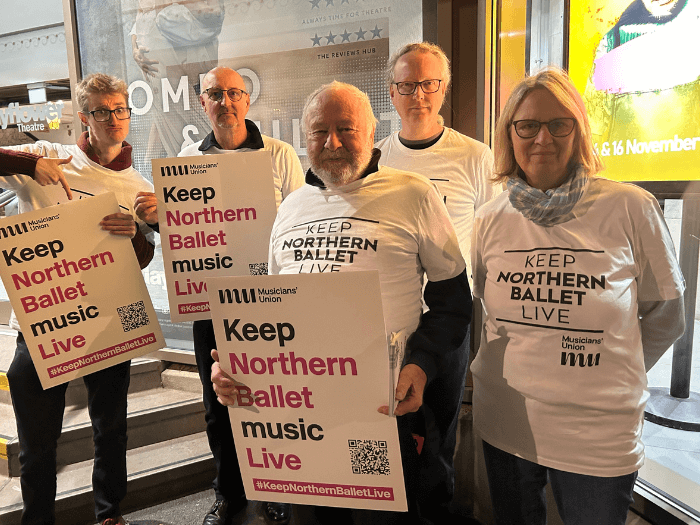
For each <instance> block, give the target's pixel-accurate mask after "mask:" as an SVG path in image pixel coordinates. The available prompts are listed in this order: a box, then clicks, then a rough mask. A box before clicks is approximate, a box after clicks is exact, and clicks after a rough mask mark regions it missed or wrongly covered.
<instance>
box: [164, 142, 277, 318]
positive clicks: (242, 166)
mask: <svg viewBox="0 0 700 525" xmlns="http://www.w3.org/2000/svg"><path fill="white" fill-rule="evenodd" d="M153 185H154V187H155V193H156V197H157V199H158V223H159V228H160V235H161V248H162V250H163V264H164V266H165V277H166V284H167V288H168V302H169V305H170V318H171V319H172V320H173V321H175V322H180V321H193V320H196V319H209V317H210V314H209V298H208V295H207V285H206V281H205V278H207V277H220V276H226V275H259V274H266V273H267V257H268V246H269V244H270V231H271V230H272V223H273V222H274V220H275V215H276V213H277V206H276V204H275V189H274V182H273V175H272V159H271V156H270V152H269V151H249V152H236V153H232V154H226V155H200V156H196V157H177V158H168V159H154V160H153Z"/></svg>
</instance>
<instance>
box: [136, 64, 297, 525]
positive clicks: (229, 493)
mask: <svg viewBox="0 0 700 525" xmlns="http://www.w3.org/2000/svg"><path fill="white" fill-rule="evenodd" d="M199 98H200V102H201V104H202V108H203V109H204V112H205V113H206V115H207V117H208V118H209V121H210V122H211V126H212V132H211V133H210V134H209V135H207V136H206V137H205V138H204V139H203V140H201V141H199V142H197V143H195V144H190V145H189V146H186V147H185V148H183V150H182V151H181V152H180V154H179V155H178V156H179V157H187V156H191V155H217V154H223V153H226V154H236V153H240V152H245V151H258V150H263V151H269V152H270V155H271V156H272V175H273V179H274V186H275V198H276V202H277V206H278V207H279V205H280V203H281V202H282V200H283V199H285V198H286V197H287V195H289V194H290V193H291V192H292V191H294V190H296V189H297V188H299V187H301V186H302V185H303V184H304V172H303V170H302V167H301V162H299V158H298V157H297V155H296V152H295V151H294V148H293V147H292V146H290V145H289V144H287V143H286V142H282V141H281V140H277V139H274V138H272V137H267V136H265V135H261V134H260V130H258V128H257V126H256V125H255V123H253V122H252V121H250V120H247V119H246V118H245V116H246V114H247V113H248V109H249V108H250V94H249V93H248V92H247V90H246V86H245V82H244V81H243V78H242V77H241V76H240V75H239V74H238V73H237V72H236V71H234V70H232V69H230V68H228V67H216V68H214V69H212V70H211V71H209V72H208V73H207V74H206V75H205V76H204V78H203V79H202V92H201V95H200V97H199ZM136 212H137V213H138V214H139V217H140V218H142V219H143V220H145V221H146V222H147V223H149V224H151V225H152V226H153V227H154V228H157V225H156V224H157V222H158V213H157V208H156V196H155V195H154V194H153V193H143V194H140V195H139V196H138V197H137V199H136ZM193 332H194V334H193V335H194V352H195V356H196V358H197V368H198V369H199V377H200V379H201V381H202V387H203V397H204V407H205V410H206V421H207V437H208V439H209V446H210V448H211V451H212V454H213V455H214V462H215V464H216V472H217V476H216V479H214V492H215V493H216V501H215V502H214V504H213V506H212V507H211V509H210V510H209V512H208V513H207V514H206V516H205V518H204V525H224V524H225V523H229V522H230V520H231V518H232V517H233V516H234V515H235V514H237V513H238V512H239V511H241V510H242V509H243V507H244V506H245V505H246V504H247V500H246V498H245V492H244V490H243V480H242V479H241V472H240V469H239V467H238V458H237V456H236V448H235V445H234V442H233V433H232V431H231V422H230V420H229V417H228V408H226V407H225V406H223V405H221V404H220V403H219V402H218V401H217V400H216V394H215V393H214V389H213V386H212V383H211V366H212V364H213V363H214V360H213V359H212V357H211V351H212V350H213V349H215V348H216V340H215V339H214V327H213V325H212V322H211V320H210V319H207V320H200V321H194V323H193ZM265 508H267V507H265ZM283 511H284V512H280V513H279V516H275V517H279V518H280V519H279V520H278V521H280V522H285V521H288V520H289V514H288V513H289V510H288V507H285V508H283Z"/></svg>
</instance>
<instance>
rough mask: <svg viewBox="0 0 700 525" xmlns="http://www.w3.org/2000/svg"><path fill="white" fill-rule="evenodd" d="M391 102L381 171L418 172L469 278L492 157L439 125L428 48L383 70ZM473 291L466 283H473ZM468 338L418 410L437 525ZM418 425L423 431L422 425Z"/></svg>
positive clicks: (400, 56) (424, 472) (426, 498)
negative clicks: (395, 127) (393, 115)
mask: <svg viewBox="0 0 700 525" xmlns="http://www.w3.org/2000/svg"><path fill="white" fill-rule="evenodd" d="M387 80H388V82H389V95H390V96H391V102H392V103H393V104H394V107H395V108H396V111H397V113H398V114H399V116H400V117H401V129H400V130H399V131H397V132H395V133H392V134H391V135H389V136H388V137H386V138H384V139H383V140H381V141H379V142H378V143H377V144H376V145H375V147H376V148H377V149H379V150H381V152H382V157H381V159H380V161H379V163H380V164H381V165H384V166H390V167H392V168H397V169H402V170H408V171H413V172H416V173H420V174H421V175H424V176H426V177H428V178H429V179H431V180H432V181H433V182H434V183H435V185H436V186H437V187H438V190H440V193H441V194H442V195H443V198H444V202H445V206H446V207H447V211H448V212H449V214H450V218H451V219H452V223H453V224H454V226H455V231H456V232H457V238H458V239H459V246H460V249H461V250H462V256H463V257H464V260H465V262H466V264H467V277H468V278H469V279H471V236H472V227H473V225H474V213H475V212H476V210H477V209H479V208H480V207H481V206H483V205H484V204H486V203H487V202H488V201H490V200H491V199H492V198H493V197H494V196H496V195H498V194H499V193H501V191H503V188H502V186H501V185H500V184H494V183H493V181H491V177H492V175H493V154H492V153H491V150H490V149H489V147H488V146H487V145H485V144H483V143H482V142H479V141H477V140H474V139H471V138H469V137H466V136H464V135H462V134H461V133H459V132H458V131H456V130H454V129H451V128H448V127H447V126H444V125H443V124H444V122H443V118H442V116H441V115H440V114H439V111H440V108H441V107H442V105H443V103H444V102H445V95H446V94H447V91H448V89H449V87H450V80H451V78H450V62H449V60H448V59H447V57H446V56H445V53H444V52H443V50H442V49H441V48H440V47H439V46H437V45H435V44H431V43H429V42H416V43H412V44H406V45H405V46H403V47H402V48H401V49H399V50H398V51H397V52H396V53H394V54H393V55H392V57H391V58H390V59H389V62H388V64H387ZM470 284H471V281H470ZM469 340H470V337H469V333H467V336H466V337H465V338H464V341H463V343H462V346H461V348H460V351H459V352H456V353H455V354H454V355H453V356H452V358H453V360H452V361H449V362H445V363H444V364H443V366H442V367H440V369H439V370H438V372H437V377H436V378H435V379H434V380H433V381H432V382H431V383H430V386H429V387H428V388H427V389H426V392H425V402H424V404H423V407H422V409H421V412H422V416H423V417H422V419H423V420H424V421H425V428H419V429H416V431H417V433H418V434H420V435H423V436H425V442H424V444H423V450H422V451H421V454H420V463H421V477H420V482H421V510H422V512H423V514H427V515H428V516H430V518H431V519H432V520H433V521H435V522H438V523H442V522H444V521H446V520H449V519H450V511H449V504H450V501H451V500H452V496H453V495H454V488H455V480H454V475H455V468H454V453H455V447H456V444H457V423H458V421H459V412H460V410H461V408H462V397H463V395H464V382H465V380H466V376H467V367H468V366H469ZM421 426H422V425H421Z"/></svg>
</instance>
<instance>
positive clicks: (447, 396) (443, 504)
mask: <svg viewBox="0 0 700 525" xmlns="http://www.w3.org/2000/svg"><path fill="white" fill-rule="evenodd" d="M470 330H471V329H470ZM470 330H468V331H467V335H466V337H465V338H464V341H463V342H462V344H461V346H460V347H459V349H458V350H457V351H456V352H453V353H452V354H451V355H449V356H448V357H446V358H445V359H443V361H442V362H441V363H440V368H439V369H438V372H437V375H436V376H435V378H434V379H433V380H432V381H431V382H430V384H429V385H428V387H427V388H426V389H425V392H424V394H423V406H422V407H421V412H422V414H423V420H424V425H425V441H424V443H423V450H422V452H421V454H420V458H419V464H420V505H421V511H422V513H423V515H424V516H427V517H428V518H431V517H432V518H437V517H438V515H439V514H440V513H441V512H444V511H446V508H447V506H448V505H449V504H450V501H451V500H452V496H453V495H454V491H455V466H454V453H455V446H456V445H457V424H458V422H459V411H460V409H461V407H462V398H463V397H464V382H465V379H466V376H467V368H468V366H469V339H470V337H469V335H470V334H469V332H470Z"/></svg>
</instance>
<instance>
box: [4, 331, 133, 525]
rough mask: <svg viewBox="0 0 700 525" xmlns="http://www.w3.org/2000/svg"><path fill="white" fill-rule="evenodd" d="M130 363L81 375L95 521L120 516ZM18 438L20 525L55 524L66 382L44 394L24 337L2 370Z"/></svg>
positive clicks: (123, 487) (44, 391)
mask: <svg viewBox="0 0 700 525" xmlns="http://www.w3.org/2000/svg"><path fill="white" fill-rule="evenodd" d="M130 367H131V362H130V361H127V362H125V363H120V364H118V365H114V366H111V367H109V368H106V369H104V370H100V371H99V372H95V373H92V374H90V375H87V376H84V377H83V381H84V383H85V386H86V387H87V391H88V411H89V413H90V420H91V422H92V432H93V440H94V442H95V461H94V465H93V469H92V487H93V494H94V498H95V517H96V518H97V521H100V522H101V521H103V520H105V519H107V518H115V517H117V516H120V515H121V512H120V510H119V503H120V502H121V500H122V499H123V498H124V496H125V495H126V394H127V391H128V390H129V380H130ZM7 379H8V382H9V384H10V396H11V397H12V406H13V408H14V411H15V418H16V420H17V434H18V437H19V463H20V478H19V479H20V486H21V488H22V500H23V502H24V509H23V511H22V525H53V524H54V523H55V521H56V517H55V512H54V501H55V500H56V447H57V444H58V438H59V437H60V436H61V427H62V424H63V411H64V409H65V407H66V389H67V388H68V383H63V384H62V385H57V386H55V387H53V388H48V389H46V390H44V389H43V388H42V387H41V382H40V381H39V376H38V375H37V373H36V368H34V363H33V362H32V359H31V356H30V354H29V350H28V349H27V344H26V343H25V342H24V336H23V335H22V333H21V332H20V333H19V335H18V336H17V349H16V350H15V357H14V359H13V360H12V364H11V365H10V369H9V370H8V371H7Z"/></svg>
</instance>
